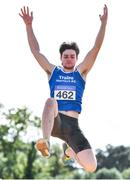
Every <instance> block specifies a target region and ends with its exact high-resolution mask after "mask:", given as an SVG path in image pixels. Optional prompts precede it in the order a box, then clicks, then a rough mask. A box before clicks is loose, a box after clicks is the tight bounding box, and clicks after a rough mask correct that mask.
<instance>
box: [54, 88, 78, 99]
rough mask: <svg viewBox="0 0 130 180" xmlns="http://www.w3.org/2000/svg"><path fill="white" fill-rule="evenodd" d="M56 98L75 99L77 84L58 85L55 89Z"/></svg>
mask: <svg viewBox="0 0 130 180" xmlns="http://www.w3.org/2000/svg"><path fill="white" fill-rule="evenodd" d="M54 98H55V99H57V100H75V99H76V87H75V86H60V85H59V86H56V87H55V90H54Z"/></svg>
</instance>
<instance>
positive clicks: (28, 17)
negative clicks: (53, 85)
mask: <svg viewBox="0 0 130 180" xmlns="http://www.w3.org/2000/svg"><path fill="white" fill-rule="evenodd" d="M19 15H20V16H21V17H22V19H23V21H24V23H25V25H26V31H27V38H28V43H29V46H30V49H31V52H32V54H33V55H34V57H35V59H36V60H37V61H38V63H39V64H40V66H41V67H42V68H43V69H44V70H45V71H46V72H47V74H51V72H52V70H53V68H54V65H53V64H51V63H50V62H49V61H48V60H47V58H46V57H45V56H44V55H43V54H41V53H40V48H39V44H38V41H37V39H36V37H35V35H34V32H33V28H32V21H33V12H29V7H26V8H25V6H24V7H23V8H21V13H19Z"/></svg>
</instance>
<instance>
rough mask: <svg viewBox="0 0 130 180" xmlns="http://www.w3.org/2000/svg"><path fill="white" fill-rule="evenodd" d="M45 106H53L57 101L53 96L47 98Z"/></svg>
mask: <svg viewBox="0 0 130 180" xmlns="http://www.w3.org/2000/svg"><path fill="white" fill-rule="evenodd" d="M45 106H46V107H47V108H49V109H50V108H54V107H56V106H57V101H56V100H55V99H54V98H48V99H47V101H46V103H45Z"/></svg>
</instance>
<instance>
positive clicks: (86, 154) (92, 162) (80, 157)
mask: <svg viewBox="0 0 130 180" xmlns="http://www.w3.org/2000/svg"><path fill="white" fill-rule="evenodd" d="M65 153H66V155H67V156H69V157H70V158H72V159H74V160H76V161H77V162H78V163H79V164H80V165H81V166H82V167H83V168H84V169H85V170H86V171H87V172H94V171H95V170H96V168H97V161H96V158H95V156H94V154H93V152H92V150H91V149H86V150H83V151H80V152H79V153H77V154H76V153H75V152H74V151H73V149H72V148H70V147H69V148H67V149H66V151H65Z"/></svg>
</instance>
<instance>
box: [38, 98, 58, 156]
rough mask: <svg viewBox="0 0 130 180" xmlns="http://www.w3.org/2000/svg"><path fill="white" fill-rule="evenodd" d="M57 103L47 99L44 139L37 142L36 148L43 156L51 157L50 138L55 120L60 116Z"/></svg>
mask: <svg viewBox="0 0 130 180" xmlns="http://www.w3.org/2000/svg"><path fill="white" fill-rule="evenodd" d="M57 107H58V106H57V101H56V100H55V99H53V98H49V99H47V101H46V103H45V107H44V111H43V115H42V132H43V139H39V140H38V141H37V142H36V148H37V150H39V151H40V152H41V154H42V155H43V156H46V157H48V156H50V152H49V138H50V136H51V132H52V129H53V125H54V118H55V117H56V116H57V114H58V108H57Z"/></svg>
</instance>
